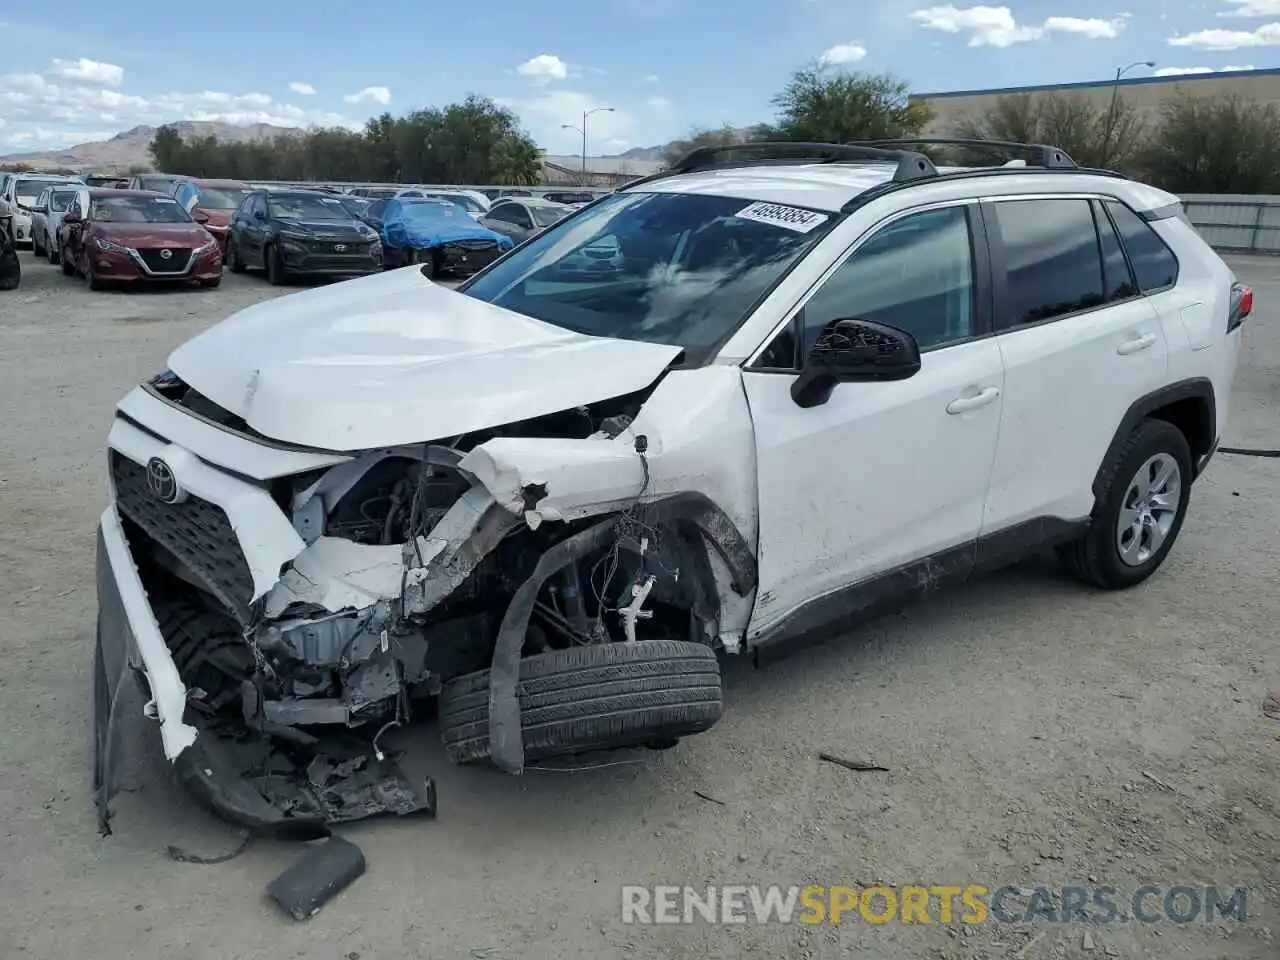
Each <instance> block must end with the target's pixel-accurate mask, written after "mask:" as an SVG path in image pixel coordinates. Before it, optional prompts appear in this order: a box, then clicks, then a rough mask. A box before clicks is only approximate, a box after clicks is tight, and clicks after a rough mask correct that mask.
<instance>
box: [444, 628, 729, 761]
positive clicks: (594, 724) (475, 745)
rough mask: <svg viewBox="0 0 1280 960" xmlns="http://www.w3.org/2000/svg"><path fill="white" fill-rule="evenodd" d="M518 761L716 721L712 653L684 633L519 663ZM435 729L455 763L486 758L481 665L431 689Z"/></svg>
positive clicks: (698, 729) (689, 730)
mask: <svg viewBox="0 0 1280 960" xmlns="http://www.w3.org/2000/svg"><path fill="white" fill-rule="evenodd" d="M516 691H517V696H519V698H520V722H521V728H522V730H523V733H524V751H525V758H526V759H527V760H539V759H546V758H548V757H561V756H569V755H572V754H576V753H585V752H588V751H591V750H612V749H617V748H620V747H634V746H641V745H644V744H650V743H669V742H670V741H671V740H674V739H677V738H679V737H686V736H690V735H692V734H695V733H702V732H703V731H704V730H708V729H710V728H711V726H712V725H713V724H715V722H716V721H717V720H719V719H720V712H721V697H720V664H719V662H718V661H717V660H716V655H715V651H714V650H712V649H711V648H710V647H707V646H704V645H703V644H700V643H690V642H688V641H683V640H642V641H640V642H638V643H609V644H601V645H598V646H584V647H572V648H570V649H568V650H553V651H551V652H550V653H541V654H538V655H536V656H533V657H526V658H525V659H523V660H521V661H520V683H519V685H518V686H517V688H516ZM440 736H441V739H442V740H443V741H444V747H445V753H446V755H447V756H448V757H449V759H450V760H451V761H452V762H454V763H471V762H474V761H477V760H485V759H487V758H488V757H489V671H488V670H481V671H478V672H476V673H469V674H466V675H465V676H462V677H458V678H457V679H456V680H451V681H449V682H448V683H446V684H445V685H444V689H443V690H442V691H441V693H440Z"/></svg>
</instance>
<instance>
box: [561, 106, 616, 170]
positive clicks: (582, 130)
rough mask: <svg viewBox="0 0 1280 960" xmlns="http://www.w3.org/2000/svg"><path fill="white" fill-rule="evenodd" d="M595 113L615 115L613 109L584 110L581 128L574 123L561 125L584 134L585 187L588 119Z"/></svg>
mask: <svg viewBox="0 0 1280 960" xmlns="http://www.w3.org/2000/svg"><path fill="white" fill-rule="evenodd" d="M593 113H613V107H592V108H591V109H590V110H583V111H582V126H580V127H575V126H574V125H573V124H572V123H562V124H560V127H561V129H563V130H577V131H578V132H579V133H580V134H582V183H583V185H584V186H585V185H586V182H587V117H589V116H591V115H592V114H593Z"/></svg>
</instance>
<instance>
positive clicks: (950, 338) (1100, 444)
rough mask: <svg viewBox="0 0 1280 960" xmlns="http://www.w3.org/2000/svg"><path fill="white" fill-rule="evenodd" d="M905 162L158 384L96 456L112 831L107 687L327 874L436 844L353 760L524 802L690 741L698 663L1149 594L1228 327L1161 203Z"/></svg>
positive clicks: (437, 293)
mask: <svg viewBox="0 0 1280 960" xmlns="http://www.w3.org/2000/svg"><path fill="white" fill-rule="evenodd" d="M906 145H907V144H905V143H903V142H895V143H881V144H879V145H843V146H836V145H823V144H774V143H768V144H748V145H745V146H742V147H735V148H725V149H713V150H705V151H695V152H694V153H693V154H691V155H690V156H689V157H688V158H686V159H685V160H684V161H683V162H681V163H680V164H678V165H677V166H676V167H675V168H674V169H672V170H670V171H668V172H666V173H664V174H660V175H658V176H656V177H651V178H647V179H646V180H643V181H638V182H636V183H634V184H631V185H629V186H628V187H627V188H625V189H622V190H620V191H619V192H617V193H614V194H611V195H609V196H607V197H604V198H602V199H601V200H599V201H597V202H595V203H593V204H591V205H589V206H587V207H585V208H583V209H582V210H580V211H578V212H577V213H575V214H574V215H572V216H570V217H568V218H567V219H565V220H563V221H561V222H560V223H558V224H556V225H555V226H553V227H551V228H549V229H548V230H546V231H545V232H544V233H542V234H540V235H538V236H537V237H535V238H533V239H531V240H529V241H528V242H526V243H524V244H523V245H521V246H520V247H518V248H516V249H515V250H514V251H512V252H511V253H510V254H508V255H506V256H504V257H503V258H502V259H500V260H498V261H496V262H495V263H493V264H492V265H491V266H489V267H488V268H486V269H484V270H482V271H481V272H480V273H478V274H477V275H476V276H475V277H473V278H472V279H471V280H470V281H468V282H467V283H466V284H464V285H463V286H462V287H461V288H459V290H457V291H453V290H449V289H446V288H444V287H442V286H438V285H436V284H435V283H432V282H431V281H430V280H429V279H427V278H425V277H424V276H423V275H422V274H421V273H420V272H419V271H418V270H417V268H414V267H408V268H404V269H401V270H397V271H393V272H391V273H387V274H385V275H381V276H375V277H369V278H365V279H359V280H353V281H349V282H346V283H341V284H338V285H336V286H330V287H325V288H321V289H316V290H310V291H305V292H300V293H296V294H294V295H292V296H288V297H285V298H284V299H278V300H272V301H268V302H265V303H261V304H258V305H256V306H252V307H249V308H247V309H245V310H242V311H240V312H239V313H237V314H236V315H234V316H232V317H230V318H229V319H227V320H226V321H224V322H223V323H221V324H219V325H217V326H215V327H213V328H212V329H210V330H208V331H206V332H205V333H203V334H201V335H199V336H197V337H196V338H195V339H193V340H191V341H190V342H188V343H186V344H185V345H183V346H182V347H180V348H179V349H177V350H176V351H174V353H173V354H172V356H171V357H170V360H169V364H168V369H167V370H165V371H164V372H163V373H160V374H159V375H157V376H156V377H154V378H153V379H151V380H149V381H147V382H146V383H144V384H142V385H140V386H139V387H137V388H136V389H135V390H133V391H132V392H131V393H129V394H128V395H127V396H126V397H125V398H124V399H123V400H122V401H121V402H120V404H119V408H118V410H117V412H116V416H115V421H114V423H113V424H112V427H111V432H110V437H109V447H110V450H109V460H110V464H109V467H110V477H111V503H110V505H109V506H108V507H107V509H106V511H105V512H104V513H103V515H102V520H101V527H100V533H99V540H98V571H99V572H98V596H99V613H98V628H97V652H96V658H95V671H94V675H95V696H96V703H95V728H96V744H95V746H96V769H95V781H96V789H97V800H98V805H99V815H100V817H101V819H102V824H103V828H104V829H106V827H107V818H108V815H109V803H110V800H111V796H112V792H113V781H114V767H115V765H116V764H115V756H116V754H117V752H118V750H117V745H116V740H117V737H116V729H117V727H118V721H119V716H118V714H119V712H120V711H119V702H120V701H119V696H118V695H119V691H120V689H121V688H122V686H123V685H124V684H123V681H124V679H125V678H126V677H128V676H129V675H134V676H136V677H137V678H138V679H139V680H141V681H142V688H143V691H144V698H145V701H146V706H145V711H146V715H147V716H148V717H150V718H151V719H153V720H154V721H155V722H156V723H157V724H158V726H159V732H160V737H161V739H162V741H163V747H164V752H165V754H166V755H167V757H168V758H169V759H170V760H172V761H174V763H175V764H176V766H177V769H178V772H179V774H180V776H181V779H182V780H183V781H184V782H185V784H186V785H187V786H188V787H189V788H190V789H191V791H192V792H193V793H194V795H195V796H196V797H197V798H199V799H201V800H202V801H204V802H205V803H206V804H208V805H209V806H210V807H212V809H214V810H215V811H216V812H218V813H219V814H221V815H222V816H224V817H225V818H227V819H229V820H231V821H233V822H236V823H239V824H242V825H244V826H247V827H250V828H254V829H261V830H266V831H273V830H274V831H284V832H288V833H290V834H291V835H294V836H302V835H311V834H314V835H320V834H322V833H323V832H324V831H325V830H326V829H327V827H326V825H327V824H332V823H337V822H343V821H346V820H352V819H356V818H359V817H365V816H370V815H374V814H380V813H394V814H405V813H411V812H414V811H419V810H427V811H430V809H431V808H432V804H433V802H434V801H433V796H432V790H431V789H430V788H429V782H428V783H426V784H422V783H412V782H410V781H409V779H408V778H407V777H406V776H404V775H403V774H402V773H401V772H400V770H399V768H398V767H397V765H396V763H395V758H393V757H388V756H387V755H386V754H385V753H384V751H383V748H382V746H381V745H380V742H379V741H380V738H381V737H382V736H383V735H384V734H385V731H386V730H387V729H388V728H390V727H392V726H395V725H398V724H402V723H405V722H406V721H408V720H409V719H410V718H412V717H414V716H415V715H416V714H419V713H420V712H422V711H423V710H424V709H427V708H429V707H430V706H431V701H432V700H433V699H434V700H435V702H436V706H437V708H438V714H439V723H440V729H441V733H442V736H443V739H444V743H445V745H446V748H447V752H448V755H449V756H450V758H451V759H453V760H455V761H474V760H480V759H486V758H487V759H490V760H491V761H492V762H494V763H495V764H497V765H498V766H499V767H500V768H502V769H505V770H507V771H510V772H519V771H520V770H521V769H522V768H523V766H524V765H525V763H526V762H527V761H536V760H541V759H545V758H549V757H553V756H558V755H564V754H571V753H577V752H583V751H588V750H596V749H601V748H613V747H623V746H655V747H664V746H669V745H671V744H672V743H674V742H675V741H677V740H678V739H679V738H681V737H683V736H687V735H690V734H695V733H698V732H701V731H704V730H706V729H707V728H709V727H710V726H712V724H714V723H715V722H716V720H717V719H718V718H719V715H720V711H721V691H720V672H719V667H718V660H717V656H718V655H719V654H721V653H723V654H727V655H734V654H747V653H750V654H751V655H753V656H761V655H768V654H773V653H776V652H779V651H781V650H784V649H789V648H793V647H795V646H797V645H799V644H801V643H804V642H805V641H806V640H813V639H820V638H824V637H828V636H832V635H835V634H838V633H839V632H840V631H842V630H844V629H845V628H847V627H848V626H850V625H852V624H855V623H857V622H858V621H859V620H862V619H865V618H866V617H868V616H870V615H872V614H873V613H874V612H876V611H877V610H879V609H882V608H883V607H885V606H886V605H889V604H896V603H899V602H901V601H902V600H904V599H905V598H908V597H910V596H911V595H913V594H918V593H921V592H923V591H928V590H932V589H935V588H936V587H938V586H940V585H942V584H944V583H950V582H955V581H960V580H964V579H965V578H967V577H969V576H971V575H972V574H974V573H975V572H976V571H982V570H987V569H990V568H992V567H996V566H999V565H1002V564H1006V563H1008V562H1010V561H1012V560H1015V559H1017V558H1018V557H1020V556H1022V555H1024V554H1026V553H1028V552H1030V551H1033V550H1038V549H1041V548H1045V547H1055V548H1057V550H1058V552H1059V554H1060V555H1061V557H1062V559H1063V561H1064V562H1065V564H1066V566H1067V567H1068V568H1069V570H1070V571H1071V572H1072V573H1073V574H1075V575H1077V576H1078V577H1080V578H1082V579H1084V580H1086V581H1088V582H1090V583H1093V584H1095V585H1096V586H1098V587H1102V588H1106V589H1117V588H1123V587H1128V586H1131V585H1133V584H1136V583H1139V582H1141V581H1142V580H1144V579H1145V578H1146V577H1148V576H1149V575H1150V574H1151V573H1152V572H1153V571H1154V570H1155V569H1156V568H1157V567H1158V566H1159V565H1160V564H1161V562H1162V561H1163V560H1164V558H1165V556H1166V555H1167V554H1168V552H1169V550H1170V548H1171V547H1172V545H1173V543H1174V540H1175V539H1176V538H1177V536H1178V531H1179V528H1180V526H1181V524H1182V521H1183V517H1184V514H1185V512H1186V509H1187V503H1188V498H1189V496H1190V492H1191V485H1192V482H1193V481H1194V480H1195V478H1196V477H1197V476H1198V475H1199V473H1200V472H1201V470H1203V469H1204V467H1205V465H1206V463H1207V462H1208V460H1209V458H1210V457H1211V455H1212V454H1213V452H1214V449H1215V447H1216V444H1217V442H1218V437H1219V436H1220V435H1221V433H1222V429H1223V423H1224V417H1225V413H1226V410H1227V398H1228V393H1229V389H1230V386H1231V380H1232V377H1233V375H1234V371H1235V367H1236V360H1237V355H1238V352H1239V349H1240V337H1241V334H1240V329H1239V328H1240V326H1241V323H1242V322H1243V320H1244V318H1245V317H1246V316H1247V315H1248V314H1249V313H1250V311H1251V309H1252V301H1253V295H1252V292H1251V291H1249V290H1248V289H1247V288H1245V287H1242V286H1241V285H1239V284H1238V283H1236V282H1235V278H1234V277H1233V275H1232V273H1231V271H1230V270H1229V269H1228V267H1227V266H1226V265H1225V264H1224V263H1223V262H1222V260H1221V259H1219V257H1218V256H1216V255H1215V254H1214V253H1213V252H1212V251H1211V250H1210V249H1209V247H1208V246H1206V245H1205V243H1204V242H1203V241H1202V240H1201V239H1200V238H1199V237H1198V236H1197V235H1196V233H1195V232H1194V230H1193V229H1192V228H1191V227H1190V226H1189V224H1188V223H1187V221H1186V219H1185V217H1184V216H1183V214H1182V209H1181V205H1180V204H1179V202H1178V200H1177V198H1175V197H1173V196H1171V195H1170V194H1167V193H1164V192H1162V191H1160V190H1157V189H1155V188H1153V187H1150V186H1146V185H1143V184H1140V183H1135V182H1132V181H1130V180H1127V179H1124V178H1123V177H1120V176H1117V175H1114V174H1110V173H1107V172H1104V171H1095V170H1084V169H1078V168H1077V167H1076V165H1075V164H1074V163H1073V162H1072V161H1071V160H1070V158H1069V157H1067V156H1065V155H1064V154H1063V153H1062V152H1061V151H1059V150H1056V149H1055V148H1052V147H1033V148H1030V149H1027V148H1026V147H1025V145H1023V146H1022V150H1023V152H1024V153H1027V154H1029V157H1028V158H1027V159H1025V160H1022V161H1018V160H1015V161H1013V163H1012V164H1008V165H1005V166H1001V167H964V168H961V167H947V166H942V167H935V166H934V164H933V163H932V162H931V161H930V160H929V159H928V158H927V157H926V156H925V155H924V154H922V153H918V152H912V151H910V150H906V149H901V148H902V147H904V146H906ZM934 145H935V147H936V146H937V143H936V142H935V144H934ZM973 146H974V145H973V144H972V143H971V144H969V147H970V148H972V147H973ZM987 146H990V145H989V144H988V145H987ZM998 146H1003V147H1006V148H1011V147H1013V146H1015V145H1008V144H1004V145H998ZM943 149H949V147H946V146H944V147H943Z"/></svg>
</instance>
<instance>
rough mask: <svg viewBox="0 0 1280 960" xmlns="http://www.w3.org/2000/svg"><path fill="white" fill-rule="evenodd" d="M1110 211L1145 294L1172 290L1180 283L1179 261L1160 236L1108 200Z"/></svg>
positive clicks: (1138, 218)
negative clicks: (1170, 288) (1166, 289)
mask: <svg viewBox="0 0 1280 960" xmlns="http://www.w3.org/2000/svg"><path fill="white" fill-rule="evenodd" d="M1107 210H1108V211H1110V213H1111V218H1112V219H1113V220H1114V221H1115V224H1116V229H1117V230H1119V231H1120V237H1121V239H1122V240H1123V241H1124V248H1125V251H1126V252H1127V253H1128V254H1129V261H1130V262H1131V263H1132V264H1133V272H1134V273H1135V274H1136V275H1137V277H1138V286H1139V287H1140V288H1141V290H1142V292H1143V293H1153V292H1155V291H1156V290H1162V289H1164V288H1165V287H1171V286H1173V285H1174V283H1176V282H1177V279H1178V259H1177V257H1175V256H1174V255H1173V251H1172V250H1170V249H1169V248H1168V247H1167V246H1166V245H1165V242H1164V241H1163V240H1161V239H1160V236H1159V234H1157V233H1156V232H1155V231H1154V230H1152V229H1151V227H1150V225H1148V224H1147V223H1146V222H1145V221H1144V220H1143V219H1142V218H1141V217H1139V216H1138V215H1137V214H1136V213H1134V212H1133V211H1132V210H1130V209H1129V208H1128V207H1127V206H1125V205H1124V204H1123V203H1121V202H1120V201H1118V200H1108V201H1107Z"/></svg>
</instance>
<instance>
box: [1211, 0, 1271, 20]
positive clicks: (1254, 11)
mask: <svg viewBox="0 0 1280 960" xmlns="http://www.w3.org/2000/svg"><path fill="white" fill-rule="evenodd" d="M1223 3H1227V4H1230V5H1231V6H1232V7H1234V8H1235V9H1234V10H1223V11H1222V12H1221V13H1219V14H1218V16H1220V17H1280V0H1223Z"/></svg>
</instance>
